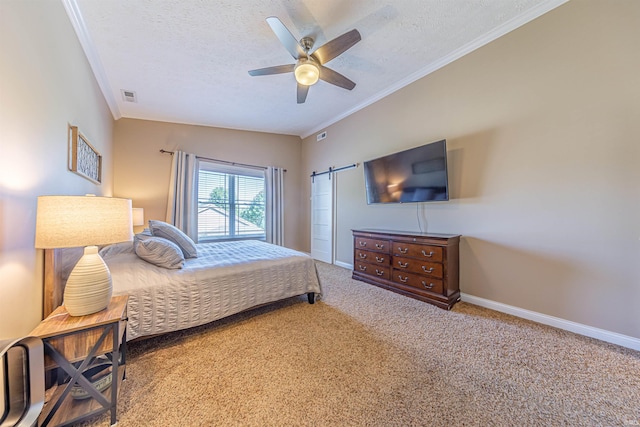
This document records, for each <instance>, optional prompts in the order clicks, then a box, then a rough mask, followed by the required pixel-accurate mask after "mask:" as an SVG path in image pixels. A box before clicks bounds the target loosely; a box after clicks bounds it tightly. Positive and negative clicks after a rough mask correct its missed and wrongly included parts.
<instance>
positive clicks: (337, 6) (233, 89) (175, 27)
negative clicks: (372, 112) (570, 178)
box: [63, 0, 566, 137]
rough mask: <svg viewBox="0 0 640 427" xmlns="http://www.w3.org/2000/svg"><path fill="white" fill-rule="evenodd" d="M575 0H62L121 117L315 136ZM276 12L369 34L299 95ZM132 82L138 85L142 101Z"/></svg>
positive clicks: (314, 26) (293, 27)
mask: <svg viewBox="0 0 640 427" xmlns="http://www.w3.org/2000/svg"><path fill="white" fill-rule="evenodd" d="M565 1H566V0H385V1H382V0H349V1H345V0H300V1H287V0H224V1H213V0H210V1H207V0H63V2H64V4H65V7H66V9H67V12H68V14H69V16H70V18H71V20H72V22H73V24H74V27H75V29H76V32H77V33H78V37H79V39H80V41H81V43H82V45H83V48H84V50H85V52H86V53H87V57H88V59H89V62H90V63H91V66H92V68H93V71H94V73H95V74H96V77H97V79H98V82H99V84H100V87H101V89H102V91H103V93H104V94H105V99H106V100H107V103H108V104H109V107H110V109H111V111H112V113H113V115H114V117H115V118H116V119H118V118H120V117H129V118H139V119H148V120H159V121H167V122H176V123H189V124H199V125H206V126H216V127H223V128H232V129H245V130H256V131H264V132H273V133H281V134H291V135H299V136H301V137H306V136H308V135H311V134H313V133H315V132H317V131H320V130H322V129H323V128H324V127H326V126H328V125H329V124H331V123H334V122H335V121H337V120H339V119H341V118H343V117H346V116H347V115H349V114H351V113H353V112H355V111H357V110H359V109H361V108H363V107H365V106H366V105H369V104H371V103H372V102H375V101H376V100H378V99H380V98H382V97H384V96H386V95H388V94H389V93H392V92H394V91H395V90H397V89H400V88H401V87H403V86H405V85H407V84H409V83H411V82H412V81H415V80H416V79H418V78H420V77H422V76H424V75H426V74H428V73H430V72H432V71H434V70H436V69H438V68H440V67H442V66H443V65H446V64H447V63H449V62H451V61H453V60H455V59H457V58H459V57H460V56H462V55H464V54H466V53H468V52H470V51H472V50H474V49H476V48H478V47H480V46H482V45H483V44H486V43H488V42H490V41H491V40H494V39H495V38H497V37H500V36H501V35H503V34H505V33H507V32H509V31H511V30H513V29H515V28H517V27H519V26H521V25H523V24H525V23H526V22H528V21H530V20H532V19H535V18H536V17H538V16H540V15H542V14H543V13H546V12H548V11H549V10H551V9H553V8H555V7H557V6H558V5H560V4H562V3H564V2H565ZM268 16H277V17H278V18H280V20H281V21H282V22H283V23H284V24H285V25H286V26H287V27H288V28H289V30H290V31H291V33H292V34H293V35H294V36H295V37H296V38H297V39H300V38H301V37H302V36H312V37H313V38H314V39H315V40H316V42H315V47H316V48H317V47H319V46H321V45H322V44H324V43H326V42H327V41H329V40H331V39H333V38H335V37H337V36H339V35H341V34H342V33H344V32H346V31H349V30H351V29H353V28H356V29H357V30H358V31H359V32H360V34H361V35H362V41H360V42H359V43H357V44H356V45H355V46H354V47H352V48H351V49H349V50H348V51H346V52H345V53H344V54H342V55H341V56H339V57H338V58H336V59H334V60H333V61H330V62H329V63H328V64H327V66H329V67H330V68H332V69H334V70H335V71H337V72H339V73H341V74H343V75H345V76H346V77H348V78H349V79H351V80H353V81H354V82H356V87H355V89H353V90H352V91H347V90H345V89H341V88H338V87H336V86H333V85H330V84H328V83H326V82H323V81H320V82H319V83H317V84H316V85H314V86H312V87H311V88H310V90H309V95H308V97H307V101H306V103H304V104H297V103H296V82H295V79H294V77H293V74H292V73H288V74H279V75H271V76H259V77H251V76H249V74H248V73H247V71H248V70H251V69H256V68H263V67H268V66H272V65H282V64H291V63H293V62H294V60H293V58H292V57H291V55H290V54H289V53H288V52H287V50H286V49H285V48H284V47H283V46H282V45H281V43H280V41H279V40H278V39H277V38H276V36H275V35H274V33H273V32H272V31H271V28H270V27H269V25H268V24H267V23H266V21H265V18H267V17H268ZM122 90H127V91H134V92H135V93H136V96H137V102H136V103H130V102H125V100H124V98H123V95H122V92H121V91H122Z"/></svg>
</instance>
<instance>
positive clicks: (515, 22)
mask: <svg viewBox="0 0 640 427" xmlns="http://www.w3.org/2000/svg"><path fill="white" fill-rule="evenodd" d="M569 1H570V0H548V1H545V2H543V3H540V4H538V5H537V6H535V7H533V8H531V9H529V10H527V11H526V12H525V13H523V14H522V15H519V16H516V17H514V18H512V19H510V20H509V21H507V22H505V23H504V24H502V25H500V26H498V27H496V28H494V29H493V30H491V31H489V32H488V33H485V34H483V35H482V36H480V37H478V38H476V39H475V40H473V41H472V42H470V43H467V44H466V45H464V46H462V47H460V48H459V49H457V50H455V51H453V52H451V53H450V54H448V55H446V56H443V57H442V58H440V59H438V60H436V61H435V62H432V63H431V64H429V65H428V66H426V67H424V68H422V69H420V70H418V71H416V72H414V73H412V74H410V75H409V76H407V77H405V78H404V79H402V80H400V81H398V82H397V83H394V84H393V85H391V86H389V87H387V88H386V89H384V90H382V91H381V92H378V93H377V94H375V95H373V96H372V97H370V98H368V99H366V100H365V101H363V102H362V103H360V104H358V105H356V106H355V107H353V108H351V109H350V110H347V111H345V112H344V113H342V114H340V115H338V116H335V117H333V118H331V119H329V120H327V121H325V122H323V123H321V124H320V125H318V126H315V127H313V128H312V129H309V130H308V131H306V132H304V133H303V134H302V135H300V138H302V139H304V138H307V137H309V136H311V135H313V134H315V133H317V132H319V131H321V130H323V129H326V128H327V127H329V126H331V125H332V124H334V123H337V122H339V121H340V120H342V119H344V118H346V117H348V116H350V115H352V114H354V113H356V112H358V111H360V110H362V109H363V108H365V107H368V106H369V105H371V104H373V103H375V102H377V101H379V100H381V99H383V98H385V97H387V96H389V95H391V94H392V93H394V92H396V91H398V90H400V89H402V88H404V87H405V86H408V85H410V84H411V83H413V82H415V81H416V80H419V79H421V78H423V77H425V76H427V75H429V74H431V73H433V72H434V71H437V70H439V69H440V68H442V67H444V66H446V65H448V64H450V63H452V62H453V61H455V60H456V59H459V58H461V57H463V56H465V55H467V54H469V53H471V52H473V51H474V50H476V49H479V48H481V47H482V46H484V45H486V44H488V43H491V42H492V41H494V40H496V39H498V38H500V37H502V36H504V35H505V34H507V33H510V32H511V31H513V30H515V29H517V28H519V27H521V26H523V25H524V24H527V23H528V22H531V21H533V20H534V19H536V18H538V17H540V16H542V15H544V14H545V13H547V12H549V11H551V10H553V9H555V8H557V7H558V6H561V5H563V4H565V3H567V2H569Z"/></svg>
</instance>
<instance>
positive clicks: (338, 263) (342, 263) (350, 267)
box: [333, 261, 353, 270]
mask: <svg viewBox="0 0 640 427" xmlns="http://www.w3.org/2000/svg"><path fill="white" fill-rule="evenodd" d="M333 264H334V265H336V266H338V267H342V268H346V269H347V270H353V265H352V264H347V263H346V262H342V261H336V262H334V263H333Z"/></svg>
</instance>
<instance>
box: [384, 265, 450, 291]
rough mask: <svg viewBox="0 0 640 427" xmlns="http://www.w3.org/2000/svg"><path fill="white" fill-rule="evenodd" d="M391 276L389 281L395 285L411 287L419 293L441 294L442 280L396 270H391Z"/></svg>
mask: <svg viewBox="0 0 640 427" xmlns="http://www.w3.org/2000/svg"><path fill="white" fill-rule="evenodd" d="M392 274H393V277H392V278H391V280H393V281H394V282H396V283H400V284H402V285H407V286H411V287H413V288H416V289H419V290H421V291H429V292H434V293H437V294H441V293H442V289H443V286H442V280H439V279H434V278H432V277H427V276H422V275H419V274H413V273H406V272H404V271H398V270H393V273H392Z"/></svg>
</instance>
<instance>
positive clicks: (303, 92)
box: [298, 83, 309, 104]
mask: <svg viewBox="0 0 640 427" xmlns="http://www.w3.org/2000/svg"><path fill="white" fill-rule="evenodd" d="M307 93H309V86H305V85H301V84H300V83H298V104H304V101H305V100H306V99H307Z"/></svg>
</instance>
